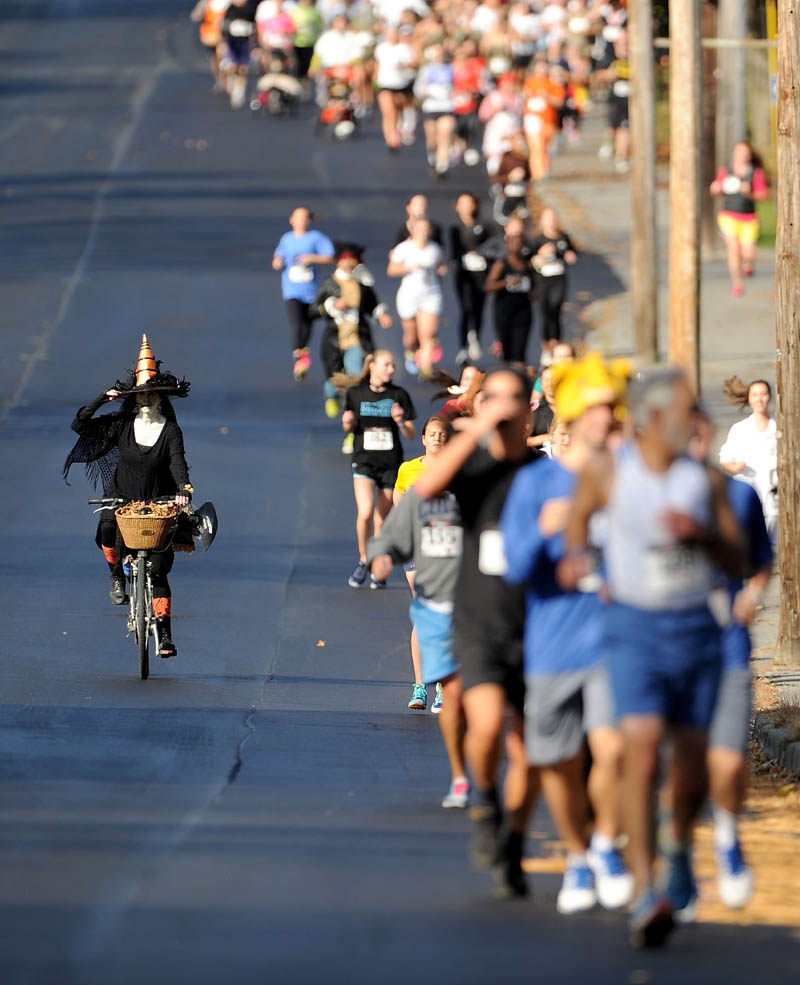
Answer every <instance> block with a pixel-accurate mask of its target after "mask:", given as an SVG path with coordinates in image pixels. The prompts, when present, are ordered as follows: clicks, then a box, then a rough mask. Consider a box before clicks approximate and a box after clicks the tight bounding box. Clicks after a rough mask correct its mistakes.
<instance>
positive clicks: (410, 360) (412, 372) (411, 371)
mask: <svg viewBox="0 0 800 985" xmlns="http://www.w3.org/2000/svg"><path fill="white" fill-rule="evenodd" d="M403 365H404V366H405V368H406V372H407V373H408V375H409V376H418V375H419V366H417V363H416V360H415V359H414V351H413V349H406V354H405V361H404V363H403Z"/></svg>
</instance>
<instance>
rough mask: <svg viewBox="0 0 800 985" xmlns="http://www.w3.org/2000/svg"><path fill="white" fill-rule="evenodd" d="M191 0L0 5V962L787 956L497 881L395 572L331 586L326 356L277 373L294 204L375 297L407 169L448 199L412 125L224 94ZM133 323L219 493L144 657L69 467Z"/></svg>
mask: <svg viewBox="0 0 800 985" xmlns="http://www.w3.org/2000/svg"><path fill="white" fill-rule="evenodd" d="M189 6H190V4H189V3H188V2H185V0H159V2H155V0H125V2H123V0H107V2H100V0H54V2H36V0H30V2H27V0H4V3H3V4H2V6H0V60H1V62H2V81H0V109H1V110H2V115H1V116H0V121H1V122H0V170H1V171H2V175H1V176H0V203H1V204H2V215H3V220H2V227H1V228H0V237H1V238H0V244H1V246H0V311H2V315H0V318H2V339H3V346H2V353H0V396H1V397H2V409H1V410H0V419H2V424H0V442H2V461H3V468H2V470H1V471H2V475H1V476H0V491H1V495H2V498H1V499H0V502H2V509H1V510H0V575H2V582H1V584H2V609H1V610H0V611H2V614H3V618H2V623H1V624H0V646H2V655H3V660H2V664H1V665H0V729H1V730H2V731H1V734H2V747H1V750H2V756H1V758H0V981H1V982H2V983H3V985H28V983H31V985H33V983H37V985H38V983H42V985H44V983H47V985H50V983H53V985H73V983H74V985H95V983H96V985H122V983H126V985H127V983H130V985H143V983H149V982H153V983H159V985H172V983H175V985H182V983H185V982H191V983H193V985H205V983H209V985H210V983H215V985H216V983H219V982H232V983H251V982H253V983H256V982H258V983H260V982H265V981H273V982H278V983H284V982H285V983H301V982H303V983H304V982H309V983H312V982H314V983H316V982H332V983H333V982H335V983H338V982H347V983H357V982H370V983H375V982H377V983H391V982H400V981H406V980H407V979H409V978H415V979H418V980H421V981H436V982H443V983H444V982H456V981H457V982H476V983H477V982H493V981H504V982H530V981H541V982H546V983H549V982H567V981H570V982H571V981H579V980H580V981H583V980H586V981H591V982H596V983H598V985H603V983H620V982H627V981H634V980H638V981H645V980H647V981H651V982H653V983H664V985H671V983H675V982H678V981H680V982H682V983H687V985H689V983H703V985H711V983H715V982H728V983H730V982H745V981H747V982H749V981H752V980H754V979H756V978H757V979H758V980H764V981H769V982H770V983H782V982H789V981H796V975H797V963H796V962H797V952H798V948H797V944H796V942H795V941H793V940H792V939H791V938H790V936H789V933H788V932H786V931H783V930H781V929H777V928H769V927H761V928H754V927H750V928H744V929H735V930H734V929H730V928H721V927H709V926H704V927H702V928H692V929H689V930H686V931H684V932H682V933H681V934H680V935H676V937H675V939H674V942H673V944H672V945H671V946H670V948H669V950H668V951H666V952H665V953H663V954H658V955H646V956H641V955H631V954H630V953H629V952H628V950H627V948H626V946H625V940H624V923H623V921H622V920H621V919H620V918H619V917H614V916H610V915H608V914H603V913H601V912H598V913H594V914H592V915H590V916H588V917H586V918H585V919H580V920H571V921H567V920H564V919H562V918H559V917H557V915H556V913H555V911H554V899H555V894H556V891H557V887H558V883H559V878H558V877H557V876H555V875H541V876H537V877H535V879H534V892H533V898H532V900H531V901H528V902H524V903H514V904H510V903H504V904H498V903H494V902H491V901H490V900H489V899H488V885H487V882H486V880H485V878H484V877H483V876H481V875H479V874H475V873H473V872H471V871H470V869H469V867H468V865H467V863H466V860H465V849H466V839H467V822H466V819H465V818H464V817H463V815H458V816H453V814H452V813H451V812H444V811H442V810H441V809H440V808H439V806H438V803H439V799H440V798H441V795H442V794H443V792H444V789H445V787H446V783H447V770H446V764H445V760H444V755H443V752H442V749H441V744H440V741H439V738H438V733H437V727H436V723H435V720H434V719H433V716H431V715H429V714H424V715H423V714H416V715H415V714H412V713H410V712H408V711H406V710H405V703H406V701H407V699H408V696H409V684H408V681H409V676H410V668H409V660H408V656H407V638H408V626H407V620H406V602H407V598H406V592H405V589H404V586H403V584H402V582H401V580H400V579H399V578H397V577H396V578H395V579H394V580H393V582H392V584H391V587H390V589H389V590H388V591H386V592H384V593H375V592H362V593H357V592H354V591H352V590H351V589H349V588H348V587H347V583H346V579H347V575H348V574H349V572H350V570H351V568H352V565H353V563H354V561H355V554H354V548H353V540H354V534H353V507H352V502H351V491H350V481H349V476H348V463H347V460H346V459H344V458H343V457H342V456H341V454H340V452H339V442H340V432H339V431H338V430H337V426H336V424H335V423H331V422H328V421H327V420H326V419H325V418H324V416H323V414H322V409H321V396H320V387H319V384H320V379H319V374H318V370H317V368H316V367H315V370H314V373H313V374H312V379H311V381H309V382H308V383H306V384H305V385H303V386H296V385H295V384H294V383H293V382H292V381H291V378H290V374H289V351H288V341H287V330H286V327H285V323H284V315H283V310H282V306H281V305H280V298H279V292H278V282H277V278H276V277H275V276H274V275H273V274H272V273H271V271H270V270H269V259H270V255H271V250H272V247H273V246H274V244H275V242H276V241H277V238H278V237H279V235H280V234H281V232H283V231H284V229H285V228H286V215H287V213H288V211H289V210H290V208H291V207H292V206H293V205H295V204H298V203H300V202H307V203H308V204H310V205H311V206H312V208H315V209H318V210H319V211H320V212H321V213H322V214H323V216H324V220H322V222H321V225H322V227H323V228H325V229H326V230H327V231H328V232H329V233H331V234H332V235H335V236H336V235H338V236H347V237H352V238H355V239H358V240H360V241H361V242H363V243H366V244H367V247H368V259H369V260H371V261H372V263H373V267H374V269H375V270H376V274H377V275H378V276H377V281H378V287H379V289H380V290H381V291H382V292H383V295H384V296H385V297H388V298H390V299H391V297H392V294H393V291H392V290H391V287H390V285H389V283H388V282H387V280H386V278H385V277H384V276H383V266H384V257H385V253H386V250H387V248H388V245H389V241H390V237H391V234H392V231H393V230H394V228H395V227H396V225H397V224H398V222H399V220H400V218H401V216H402V212H403V203H404V200H405V198H406V196H407V195H408V194H409V193H410V192H412V191H417V190H424V191H427V192H428V193H429V194H430V195H431V200H432V212H433V214H434V217H436V218H440V219H443V220H446V219H447V211H448V208H449V203H450V200H451V197H452V193H453V190H454V187H455V182H453V183H451V184H450V185H449V186H448V187H446V188H445V187H442V186H441V185H439V186H436V185H433V184H431V183H430V180H429V179H428V177H427V176H426V174H425V171H424V167H423V159H422V152H421V149H420V148H419V147H417V148H415V149H414V152H413V153H410V154H406V155H403V156H402V157H397V158H391V157H389V156H388V155H387V154H386V153H385V151H384V150H383V149H382V146H381V143H380V141H379V139H378V137H377V133H376V129H375V124H374V123H371V124H369V125H368V127H367V132H366V133H365V135H364V136H362V137H361V138H360V139H359V140H358V142H357V143H355V142H354V143H352V144H346V145H342V146H338V145H333V144H331V143H330V142H326V141H315V140H314V138H313V135H312V133H311V127H310V124H309V122H308V120H307V119H300V120H298V121H296V122H290V121H281V122H275V121H271V122H267V121H265V120H262V119H253V118H251V116H250V115H249V113H247V112H241V113H238V114H235V113H232V112H231V111H230V110H229V109H228V108H227V106H226V105H225V102H224V101H223V100H222V98H221V97H219V96H215V95H213V94H212V93H211V92H210V80H209V77H208V75H207V73H206V71H205V68H204V62H203V56H202V54H201V52H200V51H199V48H198V46H197V44H196V42H195V30H194V28H193V27H192V26H191V25H190V24H189V23H188V20H187V18H186V14H187V12H188V8H189ZM463 180H464V182H465V183H466V184H471V185H473V186H475V187H479V184H480V179H479V176H478V175H477V174H475V173H474V172H473V173H472V174H470V175H465V177H464V179H463ZM460 183H461V182H460V181H459V184H460ZM448 305H449V307H448V314H449V319H448V324H447V325H446V326H445V328H444V331H443V341H444V343H445V348H446V351H448V352H449V353H450V354H451V355H452V353H453V351H454V337H453V329H452V324H451V323H452V313H453V312H452V298H450V299H449V302H448ZM143 330H145V331H147V333H148V335H149V337H150V339H151V341H152V344H153V346H154V349H155V353H156V356H157V357H158V358H162V359H163V360H164V363H165V366H166V368H168V369H170V370H172V371H174V372H177V373H178V374H179V375H180V374H184V373H185V374H186V375H187V376H188V378H189V379H190V380H191V381H192V384H193V388H192V393H191V395H190V397H189V398H188V399H187V400H186V401H185V402H184V403H182V404H180V405H179V407H178V411H179V414H180V420H181V424H182V427H183V429H184V432H185V437H186V444H187V449H188V457H189V461H190V464H191V466H192V477H193V481H194V484H195V486H196V488H197V490H198V495H199V496H200V498H203V499H204V498H210V499H213V500H214V502H215V503H216V504H217V507H218V510H219V513H220V517H221V532H220V535H219V538H218V540H217V542H216V544H215V545H214V547H213V549H212V552H211V553H209V554H208V555H202V556H194V557H189V558H187V557H179V558H178V560H177V562H176V567H175V572H174V575H173V579H172V581H173V587H174V591H175V604H176V610H177V617H176V619H175V634H176V640H177V642H178V645H179V647H180V655H179V657H178V658H177V659H175V660H173V661H170V662H168V663H163V664H161V665H160V666H156V667H155V668H154V674H153V676H152V677H151V679H150V680H149V681H147V682H141V681H139V680H138V678H137V677H136V662H135V652H134V647H133V644H132V643H131V641H130V640H126V639H125V638H124V618H123V616H122V614H121V612H120V611H119V610H115V609H114V608H113V607H112V606H111V605H110V603H109V602H108V599H107V595H106V592H107V587H108V586H107V576H106V574H105V571H104V564H103V562H102V559H101V557H100V555H99V553H98V552H97V551H96V549H95V548H94V545H93V543H92V536H93V527H94V518H93V517H92V515H91V512H90V510H89V509H88V508H87V506H86V499H87V496H88V494H89V489H88V487H87V486H86V484H85V482H84V479H83V476H82V474H81V472H80V470H79V469H76V470H75V471H74V472H73V476H72V485H71V486H65V485H64V484H63V482H62V481H61V478H60V469H61V463H62V461H63V458H64V456H65V454H66V452H67V450H68V449H69V447H70V444H71V433H70V431H69V422H70V420H71V419H72V416H73V413H74V410H75V409H76V408H77V407H78V406H79V405H80V404H82V403H84V402H86V401H87V400H88V399H90V398H91V397H92V396H93V395H94V394H95V393H97V392H98V391H99V390H100V389H101V388H104V387H107V386H109V385H111V384H112V383H113V381H114V380H115V379H116V378H117V377H118V376H119V375H120V374H122V373H123V372H124V370H125V369H126V368H127V367H128V366H129V365H130V364H131V362H132V361H133V359H134V358H135V355H136V351H137V348H138V342H139V336H140V334H141V332H142V331H143ZM389 338H390V341H391V343H392V345H393V346H394V348H395V350H399V332H398V331H397V330H396V329H395V330H393V331H392V332H391V333H390V336H389ZM400 378H401V381H402V374H400ZM414 393H415V396H416V397H417V398H418V406H419V409H420V413H424V411H425V408H426V406H427V397H426V395H424V394H423V393H422V392H421V391H419V390H417V389H415V390H414ZM318 641H324V643H325V646H324V647H321V646H318V645H317V644H318ZM533 828H534V829H535V833H536V834H537V835H538V838H532V843H533V844H534V845H537V844H538V845H541V843H542V842H543V841H544V840H546V839H547V838H548V837H549V836H550V827H549V822H548V821H547V819H546V816H545V815H544V814H542V813H540V814H539V815H537V817H536V819H535V822H534V825H533ZM633 972H638V973H639V975H638V978H637V977H636V976H634V977H633V978H631V974H632V973H633ZM643 975H647V976H649V977H642V976H643Z"/></svg>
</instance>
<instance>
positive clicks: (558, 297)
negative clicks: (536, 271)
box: [538, 277, 567, 342]
mask: <svg viewBox="0 0 800 985" xmlns="http://www.w3.org/2000/svg"><path fill="white" fill-rule="evenodd" d="M538 295H539V311H540V313H541V318H542V338H543V339H544V340H545V341H551V342H559V341H560V340H561V305H562V304H563V303H564V298H565V297H566V296H567V278H566V277H541V278H539V286H538Z"/></svg>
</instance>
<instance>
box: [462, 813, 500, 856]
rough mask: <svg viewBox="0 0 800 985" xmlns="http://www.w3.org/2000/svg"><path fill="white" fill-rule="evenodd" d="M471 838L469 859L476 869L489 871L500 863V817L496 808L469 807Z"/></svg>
mask: <svg viewBox="0 0 800 985" xmlns="http://www.w3.org/2000/svg"><path fill="white" fill-rule="evenodd" d="M469 816H470V818H471V819H472V838H471V839H470V843H469V857H470V860H471V862H472V864H473V865H474V866H475V868H476V869H484V870H485V869H491V868H492V867H493V866H495V865H498V864H499V863H500V861H501V846H500V823H501V821H502V815H501V814H500V811H499V810H498V809H497V808H496V807H491V806H484V807H471V808H470V811H469Z"/></svg>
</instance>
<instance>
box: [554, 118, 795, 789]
mask: <svg viewBox="0 0 800 985" xmlns="http://www.w3.org/2000/svg"><path fill="white" fill-rule="evenodd" d="M604 133H605V126H604V108H603V107H600V108H599V109H597V110H595V111H594V112H593V113H592V114H591V115H590V116H589V118H588V119H587V120H585V123H584V127H583V139H582V142H581V144H580V145H579V146H577V147H575V146H570V147H567V148H565V149H564V151H563V152H562V153H561V154H559V155H558V156H557V157H556V158H555V159H554V162H553V167H552V172H551V177H550V178H549V179H548V180H547V181H546V182H544V183H543V184H541V185H540V186H539V187H538V188H537V193H538V196H539V197H540V198H541V199H542V201H543V202H544V203H545V204H548V205H552V206H554V207H555V208H556V209H557V210H558V212H559V213H560V215H561V219H562V221H563V223H564V226H565V228H566V230H567V231H568V232H569V233H570V235H571V236H572V237H573V238H574V239H575V241H576V243H577V244H578V245H579V247H581V248H582V255H581V262H580V264H579V265H578V266H577V267H576V268H575V273H574V276H573V281H572V287H571V291H570V303H569V316H570V317H569V322H570V323H571V328H572V331H573V332H574V333H575V334H580V335H583V336H585V339H586V341H587V343H588V344H589V345H590V346H591V347H593V348H597V349H599V350H600V351H602V352H604V353H606V354H608V355H629V354H632V353H633V351H634V333H633V319H632V310H631V296H630V236H631V228H632V222H633V216H632V214H631V189H630V175H619V174H617V173H616V171H615V169H614V162H613V160H611V161H608V160H600V159H598V156H597V152H598V149H599V147H600V144H601V143H602V140H603V137H604ZM657 196H658V216H659V222H658V242H659V277H660V285H659V327H660V331H659V349H660V352H661V356H662V358H665V357H666V352H667V341H668V340H667V330H668V311H669V298H668V289H667V282H668V272H669V266H668V256H667V247H668V242H669V191H668V174H667V172H666V169H664V170H663V171H661V172H660V173H659V189H658V192H657ZM775 359H776V349H775V260H774V251H773V250H772V249H769V248H759V250H758V254H757V258H756V274H755V277H753V279H752V280H750V281H747V282H746V286H745V294H744V296H742V297H738V298H736V297H733V296H732V294H731V285H730V279H729V276H728V271H727V267H726V264H725V259H724V250H723V249H722V244H721V243H720V251H719V257H718V258H716V257H715V258H709V259H706V260H704V262H703V265H702V285H701V378H702V396H703V401H704V403H705V405H706V406H707V407H708V409H709V411H710V412H711V414H712V416H713V418H714V423H715V425H716V440H717V447H719V445H720V444H721V443H722V441H723V440H724V438H725V435H726V434H727V431H728V429H729V427H730V426H731V424H733V423H734V421H736V420H739V419H741V416H742V414H741V411H740V410H739V408H736V407H732V406H731V405H730V404H728V403H727V402H726V400H725V398H724V396H723V393H722V384H723V382H724V380H725V379H727V378H728V377H730V376H733V375H734V374H737V375H739V376H740V377H741V378H742V379H743V380H745V381H748V380H751V379H755V378H757V377H763V378H764V379H767V380H769V381H770V382H771V383H773V382H774V381H775V369H776V366H775ZM778 602H779V585H778V579H777V577H776V578H775V579H773V581H772V583H771V585H770V587H769V589H768V591H767V595H766V598H765V606H764V610H763V612H762V614H761V616H760V617H759V619H758V621H757V622H756V624H755V626H754V627H753V646H754V655H753V670H754V673H755V675H756V676H757V677H761V678H764V679H766V680H767V681H769V682H770V683H771V684H773V685H775V686H776V687H777V688H778V692H779V700H784V701H793V702H796V703H798V704H800V700H798V698H799V697H800V694H799V692H800V683H799V682H800V674H798V673H797V672H794V673H791V672H788V671H787V669H786V668H781V667H777V666H775V663H774V660H773V657H774V647H775V640H776V638H777V632H778ZM758 710H760V709H758ZM756 728H757V731H758V733H759V738H760V739H761V740H762V745H763V746H764V747H765V750H766V751H767V754H768V755H769V756H770V757H771V758H776V759H777V760H778V761H779V762H782V764H783V765H785V766H786V767H787V768H792V769H794V770H795V771H797V772H798V773H800V755H798V750H800V747H798V746H797V744H796V743H795V745H794V749H793V750H792V749H789V751H786V750H787V749H788V748H789V745H790V743H788V742H787V741H786V737H785V736H783V737H782V736H780V735H777V734H771V732H773V731H774V730H772V729H771V726H770V720H769V715H768V713H766V714H765V713H761V714H759V715H758V716H757V720H756Z"/></svg>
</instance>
